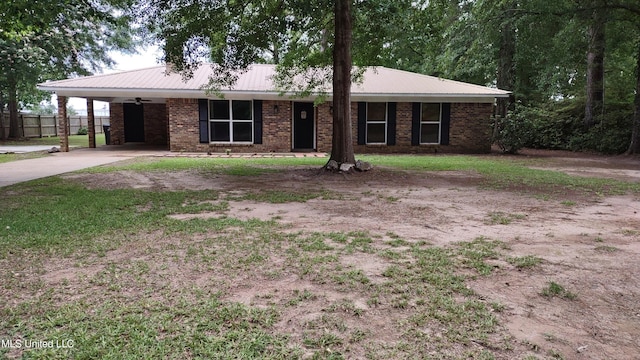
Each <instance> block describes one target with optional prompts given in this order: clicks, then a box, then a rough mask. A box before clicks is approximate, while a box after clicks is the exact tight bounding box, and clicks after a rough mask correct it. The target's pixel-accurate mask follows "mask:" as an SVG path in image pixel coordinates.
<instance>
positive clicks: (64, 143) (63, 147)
mask: <svg viewBox="0 0 640 360" xmlns="http://www.w3.org/2000/svg"><path fill="white" fill-rule="evenodd" d="M58 120H59V121H60V126H58V136H59V137H60V151H63V152H69V126H67V124H68V122H69V119H67V97H66V96H58Z"/></svg>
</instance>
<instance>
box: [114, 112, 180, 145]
mask: <svg viewBox="0 0 640 360" xmlns="http://www.w3.org/2000/svg"><path fill="white" fill-rule="evenodd" d="M140 106H144V110H143V114H144V139H145V144H150V145H167V141H168V135H169V131H168V126H167V125H168V119H167V106H166V105H165V104H143V105H140ZM109 118H110V124H111V145H122V144H124V105H123V104H122V103H110V104H109Z"/></svg>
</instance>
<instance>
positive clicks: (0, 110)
mask: <svg viewBox="0 0 640 360" xmlns="http://www.w3.org/2000/svg"><path fill="white" fill-rule="evenodd" d="M4 106H5V102H4V94H3V93H2V92H0V139H2V140H7V136H8V135H9V133H8V132H7V131H5V129H4Z"/></svg>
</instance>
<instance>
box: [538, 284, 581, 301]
mask: <svg viewBox="0 0 640 360" xmlns="http://www.w3.org/2000/svg"><path fill="white" fill-rule="evenodd" d="M541 295H542V296H544V297H548V298H551V297H559V298H562V299H567V300H575V299H576V298H577V297H578V296H577V295H576V294H574V293H572V292H570V291H568V290H567V289H565V288H564V287H563V286H562V285H560V284H558V283H556V282H553V281H550V282H549V283H548V284H547V286H546V287H545V288H543V289H542V292H541Z"/></svg>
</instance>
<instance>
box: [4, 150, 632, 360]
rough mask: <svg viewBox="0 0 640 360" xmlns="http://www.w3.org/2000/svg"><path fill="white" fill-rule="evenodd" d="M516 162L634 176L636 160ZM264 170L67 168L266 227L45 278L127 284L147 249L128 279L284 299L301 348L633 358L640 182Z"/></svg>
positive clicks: (241, 298) (157, 242) (157, 237)
mask: <svg viewBox="0 0 640 360" xmlns="http://www.w3.org/2000/svg"><path fill="white" fill-rule="evenodd" d="M517 159H526V160H527V161H528V163H529V164H530V166H531V167H534V168H540V169H549V170H555V171H560V172H564V173H567V174H570V175H577V176H588V177H600V178H607V179H616V180H621V181H625V182H640V161H639V160H638V159H637V158H626V157H601V156H588V155H575V154H569V153H557V152H554V153H548V152H539V151H528V152H526V151H525V153H524V155H521V156H520V157H517ZM268 170H269V171H264V172H261V173H259V174H256V175H252V176H233V175H229V174H224V173H215V174H211V173H202V172H198V171H193V170H185V171H173V172H162V171H161V172H158V171H133V170H121V171H115V172H108V173H101V174H85V173H81V174H71V175H66V176H65V181H69V182H74V183H78V184H82V185H83V186H86V187H87V188H89V189H105V188H106V189H125V188H127V189H128V188H135V189H141V190H152V191H160V192H163V191H177V190H197V191H203V192H215V193H217V194H218V195H217V197H216V199H215V200H207V201H208V202H207V204H206V207H205V208H204V209H203V210H202V211H193V212H190V213H180V214H169V215H168V217H169V218H171V219H176V220H177V221H180V222H185V223H186V224H189V222H190V221H201V220H209V219H219V220H224V219H238V220H241V221H245V222H247V221H252V219H258V220H261V221H262V222H267V223H269V224H271V225H270V226H271V227H269V228H266V229H264V228H261V229H262V230H257V231H252V230H247V229H246V228H239V227H241V226H243V225H238V226H229V227H226V228H224V229H222V230H220V229H217V230H211V231H210V232H204V233H202V232H198V233H195V234H191V235H185V234H179V235H172V234H166V233H162V232H156V233H150V234H133V235H131V236H132V237H133V239H134V240H133V241H132V242H128V243H126V244H125V245H119V246H118V247H116V248H114V249H110V250H108V251H106V252H105V253H104V254H102V255H101V256H89V257H88V258H86V259H83V261H82V262H81V264H80V265H78V261H77V259H66V260H65V259H54V260H52V261H44V263H43V265H42V269H43V270H42V271H41V273H40V275H39V276H40V277H41V278H42V279H44V282H45V283H46V284H47V286H51V287H55V286H59V285H60V284H65V286H66V287H67V289H68V290H67V292H66V293H63V295H61V296H62V297H61V299H62V301H69V300H73V299H79V298H83V297H87V296H91V294H92V292H96V291H99V289H100V288H101V286H104V283H101V282H100V279H103V280H101V281H104V282H107V283H109V282H112V281H113V282H116V283H117V282H118V281H124V280H122V278H115V277H114V278H111V280H108V279H105V276H106V274H107V273H106V272H105V269H108V268H109V267H110V266H113V264H116V265H118V264H119V265H118V266H122V267H123V268H124V267H126V268H127V269H131V268H132V266H133V265H132V264H138V263H139V262H143V263H145V264H147V265H145V266H147V267H149V268H150V270H149V271H148V272H145V282H144V285H139V286H138V285H135V284H136V281H140V280H136V279H133V280H131V277H132V275H131V274H133V273H134V271H133V270H129V272H127V271H124V272H123V274H121V276H122V277H125V278H127V279H128V281H129V282H128V283H127V284H129V285H123V286H122V287H121V288H120V291H123V292H131V293H132V294H134V295H132V296H151V297H153V294H149V293H148V291H144V289H149V288H152V289H166V288H169V289H179V288H183V287H184V286H186V285H185V284H189V286H193V287H197V288H203V289H204V288H207V287H212V286H215V287H216V288H217V291H219V292H220V294H221V299H222V300H224V301H228V302H233V303H241V304H244V305H246V306H249V307H256V308H259V309H270V308H274V307H275V308H276V309H277V311H278V313H279V316H278V317H277V320H276V321H275V322H274V323H273V324H272V325H271V326H270V327H269V331H270V332H272V333H277V334H283V335H286V336H287V341H288V342H289V344H293V345H292V346H299V347H300V348H301V349H302V350H301V351H302V354H301V355H302V357H313V356H315V357H319V358H332V356H334V355H336V354H340V355H341V356H342V357H344V358H352V359H358V358H377V359H384V358H486V359H490V358H497V359H547V358H549V359H555V358H561V359H640V340H639V339H640V261H639V260H640V195H639V194H637V193H626V194H594V193H589V194H585V193H582V192H579V191H575V192H574V191H571V189H568V190H567V189H566V188H563V189H561V190H560V191H548V190H544V191H539V190H537V189H535V188H531V187H530V186H529V185H527V184H513V185H512V186H509V187H506V188H496V187H492V186H488V184H487V183H486V181H485V179H483V176H482V175H480V174H478V173H476V172H474V171H438V172H431V171H399V170H393V169H390V168H381V167H376V168H374V170H372V171H371V172H368V173H354V174H344V175H343V174H328V173H323V172H319V171H318V169H317V167H313V166H303V167H300V166H297V167H287V168H279V169H276V170H275V171H272V170H273V169H268ZM291 194H294V195H291ZM291 196H293V197H291ZM140 211H145V209H144V208H142V209H140ZM293 244H295V246H294V245H293ZM196 258H197V259H199V260H197V261H195V260H193V259H196ZM71 263H73V265H70V264H71ZM123 264H128V265H127V266H125V265H123ZM127 274H128V275H127ZM131 284H134V285H131ZM135 294H137V295H135ZM16 298H20V295H19V294H18V295H17V297H16ZM65 299H66V300H65Z"/></svg>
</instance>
